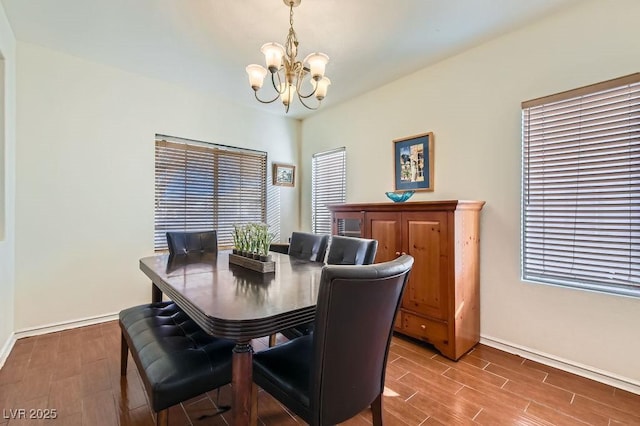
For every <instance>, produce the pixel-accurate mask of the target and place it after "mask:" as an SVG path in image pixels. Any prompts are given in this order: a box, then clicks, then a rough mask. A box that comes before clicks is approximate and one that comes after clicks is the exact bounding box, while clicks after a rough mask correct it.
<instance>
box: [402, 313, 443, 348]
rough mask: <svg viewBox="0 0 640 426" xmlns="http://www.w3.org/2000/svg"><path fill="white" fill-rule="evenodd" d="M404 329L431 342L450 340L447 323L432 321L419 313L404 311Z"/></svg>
mask: <svg viewBox="0 0 640 426" xmlns="http://www.w3.org/2000/svg"><path fill="white" fill-rule="evenodd" d="M402 331H403V332H406V333H407V334H409V335H412V336H415V337H417V338H420V339H424V340H428V341H429V342H431V343H434V344H436V343H444V344H447V343H448V342H449V338H448V331H447V324H444V323H441V322H436V321H431V320H428V319H426V318H422V317H419V316H417V315H412V314H408V313H406V312H403V313H402Z"/></svg>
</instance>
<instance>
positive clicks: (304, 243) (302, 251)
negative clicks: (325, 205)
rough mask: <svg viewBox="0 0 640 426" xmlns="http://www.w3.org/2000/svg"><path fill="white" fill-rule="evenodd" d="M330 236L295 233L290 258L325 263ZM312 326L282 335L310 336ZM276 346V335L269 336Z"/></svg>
mask: <svg viewBox="0 0 640 426" xmlns="http://www.w3.org/2000/svg"><path fill="white" fill-rule="evenodd" d="M328 242H329V236H328V235H320V234H311V233H308V232H297V231H296V232H293V233H291V238H289V248H288V250H287V254H288V255H289V256H290V257H293V258H296V259H302V260H308V261H310V262H324V258H325V255H326V252H327V244H328ZM309 330H310V326H309V325H307V324H304V325H300V326H298V327H296V328H293V329H287V330H283V331H282V332H281V333H282V334H283V335H284V336H285V337H287V338H288V339H293V338H294V337H298V336H301V335H303V334H308V333H309ZM275 344H276V335H275V334H272V335H271V336H269V346H270V347H271V346H273V345H275Z"/></svg>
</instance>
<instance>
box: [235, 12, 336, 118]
mask: <svg viewBox="0 0 640 426" xmlns="http://www.w3.org/2000/svg"><path fill="white" fill-rule="evenodd" d="M282 1H283V2H284V4H286V5H287V6H289V34H288V35H287V40H286V41H285V43H284V46H282V45H281V44H278V43H266V44H264V45H263V46H262V48H261V49H260V51H261V52H262V53H263V54H264V57H265V62H266V64H267V69H268V70H269V72H270V73H271V83H272V84H273V88H274V90H275V91H276V96H275V97H274V98H273V99H270V100H263V99H260V98H259V97H258V90H260V88H262V84H263V83H264V78H265V76H266V75H267V69H265V68H264V67H263V66H261V65H257V64H251V65H249V66H248V67H247V68H246V70H247V74H249V83H250V84H251V88H252V89H253V93H254V94H255V97H256V99H257V100H258V101H260V102H262V103H263V104H270V103H271V102H275V101H276V100H277V99H278V98H280V99H281V100H282V103H283V104H284V106H285V108H286V110H285V113H287V112H289V106H290V105H291V101H292V100H293V99H294V97H297V98H298V100H299V101H300V103H301V104H302V105H304V106H305V107H306V108H308V109H312V110H315V109H318V107H320V104H321V102H322V100H323V99H324V97H325V96H326V94H327V88H328V87H329V84H331V80H329V79H328V78H327V77H325V76H324V70H325V67H326V65H327V62H328V61H329V57H328V56H327V55H325V54H324V53H312V54H310V55H308V56H307V57H306V58H304V60H303V61H298V60H297V58H296V57H297V55H298V38H297V37H296V32H295V31H294V29H293V8H294V7H296V6H298V5H300V2H301V0H282ZM307 75H309V76H310V78H309V79H308V81H309V82H310V83H311V87H310V88H309V89H308V90H309V93H307V94H304V93H303V92H304V90H305V89H304V88H302V83H303V81H305V77H307ZM312 96H314V97H315V98H316V99H317V102H315V105H313V106H311V105H309V104H307V103H306V100H307V99H309V98H311V97H312Z"/></svg>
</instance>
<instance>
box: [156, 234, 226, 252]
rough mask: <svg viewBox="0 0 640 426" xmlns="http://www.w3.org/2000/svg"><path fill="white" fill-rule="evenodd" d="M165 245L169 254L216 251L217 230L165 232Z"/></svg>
mask: <svg viewBox="0 0 640 426" xmlns="http://www.w3.org/2000/svg"><path fill="white" fill-rule="evenodd" d="M167 245H168V246H169V254H170V255H171V256H175V255H180V254H187V253H194V252H200V253H217V252H218V232H217V231H196V232H177V231H172V232H167Z"/></svg>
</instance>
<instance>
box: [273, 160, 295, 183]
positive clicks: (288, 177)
mask: <svg viewBox="0 0 640 426" xmlns="http://www.w3.org/2000/svg"><path fill="white" fill-rule="evenodd" d="M272 175H273V184H274V185H275V186H294V185H295V183H296V166H294V165H292V164H280V163H273V170H272Z"/></svg>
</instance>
